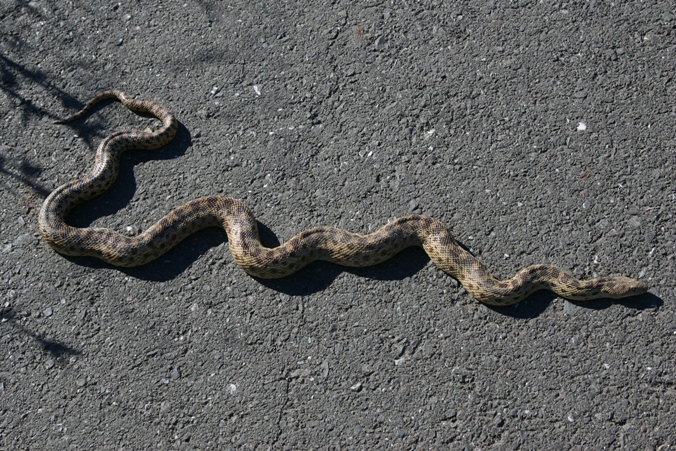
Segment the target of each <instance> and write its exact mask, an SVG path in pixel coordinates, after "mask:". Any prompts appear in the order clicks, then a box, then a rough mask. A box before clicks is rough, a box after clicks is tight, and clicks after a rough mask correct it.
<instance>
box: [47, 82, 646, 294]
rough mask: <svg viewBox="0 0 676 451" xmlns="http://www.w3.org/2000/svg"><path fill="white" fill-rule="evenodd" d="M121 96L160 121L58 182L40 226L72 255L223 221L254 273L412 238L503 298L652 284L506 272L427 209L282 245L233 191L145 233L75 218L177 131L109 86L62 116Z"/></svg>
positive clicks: (129, 251)
mask: <svg viewBox="0 0 676 451" xmlns="http://www.w3.org/2000/svg"><path fill="white" fill-rule="evenodd" d="M106 99H114V100H119V101H120V102H122V104H123V105H124V106H126V107H127V108H129V109H130V110H132V111H136V112H140V113H148V114H151V115H153V116H155V117H156V118H158V119H160V120H161V121H162V124H163V126H162V127H161V128H160V129H159V130H157V131H154V132H139V131H134V130H132V131H118V132H115V133H113V134H111V135H110V136H108V137H106V138H105V139H104V140H103V141H102V142H101V144H100V145H99V147H98V149H97V151H96V160H95V162H94V167H93V169H92V170H91V172H90V174H89V175H87V176H86V177H84V178H81V179H77V180H73V181H70V182H68V183H66V184H64V185H61V186H59V187H58V188H56V189H55V190H54V191H53V192H52V193H51V194H50V195H49V196H48V197H47V199H46V200H45V202H44V203H43V205H42V208H41V210H40V216H39V227H40V231H41V232H42V235H43V237H44V238H45V240H46V241H47V242H48V243H49V244H50V246H52V247H53V248H54V249H56V250H57V251H58V252H60V253H62V254H66V255H79V256H94V257H98V258H100V259H101V260H104V261H106V262H108V263H110V264H112V265H117V266H137V265H142V264H144V263H147V262H149V261H151V260H153V259H155V258H157V257H159V256H160V255H162V254H163V253H165V252H166V251H167V250H169V249H170V248H171V247H173V246H174V245H175V244H176V243H178V242H179V241H181V240H182V239H183V238H185V237H187V236H188V235H190V234H192V233H194V232H195V231H197V230H200V229H202V228H205V227H211V226H219V227H223V228H224V229H225V231H226V233H227V235H228V242H229V244H230V251H231V253H232V255H233V257H234V259H235V261H236V262H237V263H238V264H239V265H240V266H241V267H242V269H244V271H246V272H247V273H248V274H250V275H252V276H256V277H261V278H278V277H284V276H286V275H289V274H291V273H293V272H295V271H297V270H298V269H300V268H302V267H303V266H305V265H307V264H308V263H310V262H312V261H315V260H327V261H330V262H334V263H338V264H340V265H345V266H354V267H360V266H370V265H375V264H377V263H380V262H383V261H385V260H387V259H389V258H390V257H392V256H394V255H395V254H397V253H398V252H400V251H401V250H402V249H404V248H407V247H409V246H420V247H422V248H423V249H424V250H425V252H426V253H427V255H428V256H429V257H430V259H431V260H432V261H433V262H434V263H435V264H436V265H437V266H439V267H440V268H441V269H442V270H443V271H445V272H446V273H448V274H450V275H451V276H453V277H454V278H456V279H457V280H458V281H460V283H462V285H463V286H464V287H465V289H466V290H467V291H468V292H469V293H470V294H471V295H472V296H474V297H475V298H476V299H478V300H479V301H481V302H483V303H486V304H490V305H497V306H504V305H510V304H514V303H516V302H519V301H520V300H522V299H524V298H526V297H528V296H529V295H531V294H532V293H533V292H535V291H538V290H543V289H546V290H551V291H553V292H554V293H556V294H558V295H559V296H561V297H564V298H567V299H571V300H578V301H582V300H589V299H597V298H622V297H626V296H633V295H637V294H641V293H644V292H646V291H647V289H648V287H647V285H646V284H644V283H643V282H640V281H638V280H635V279H630V278H628V277H621V276H618V277H600V278H596V279H589V280H578V279H576V278H575V277H574V276H573V275H572V274H571V273H569V272H567V271H564V270H563V269H560V268H558V267H556V266H552V265H534V266H530V267H528V268H525V269H523V270H521V271H520V272H519V273H517V274H516V275H515V276H514V277H512V278H511V279H506V280H498V279H496V278H495V277H493V275H491V273H490V272H489V271H488V269H487V268H486V267H485V266H484V265H483V264H482V263H481V262H480V261H479V260H477V259H476V258H475V257H474V256H473V255H472V254H470V253H469V252H468V251H466V250H465V249H463V248H462V247H461V246H460V245H459V244H458V243H457V242H456V241H455V239H453V237H452V236H451V234H450V233H449V231H448V230H447V229H446V227H445V226H444V225H443V224H442V223H441V222H440V221H438V220H436V219H433V218H430V217H427V216H421V215H411V216H406V217H403V218H399V219H396V220H394V221H392V222H390V223H389V224H387V225H385V226H383V227H382V228H380V229H379V230H377V231H375V232H373V233H371V234H368V235H358V234H355V233H351V232H347V231H345V230H341V229H335V228H329V227H319V228H314V229H310V230H306V231H304V232H301V233H299V234H298V235H296V236H295V237H293V238H291V239H290V240H289V241H288V242H286V243H285V244H283V245H281V246H278V247H276V248H266V247H263V246H262V245H261V243H260V241H259V238H258V229H257V226H256V220H255V218H254V216H253V214H252V213H251V211H250V210H249V208H248V207H247V206H246V205H244V204H243V203H241V202H240V201H238V200H236V199H233V198H231V197H223V196H208V197H203V198H200V199H196V200H193V201H191V202H188V203H187V204H185V205H183V206H181V207H178V208H176V209H174V210H172V211H171V212H170V213H169V214H167V215H166V216H165V217H163V218H162V219H160V220H159V221H158V222H157V223H155V224H154V225H153V226H152V227H150V228H149V229H148V230H146V231H145V232H143V233H141V234H140V235H137V236H132V237H130V236H125V235H122V234H120V233H117V232H115V231H113V230H110V229H103V228H75V227H71V226H69V225H68V224H66V222H65V218H66V216H67V215H68V212H69V211H70V210H71V208H72V207H73V206H74V205H76V204H78V203H80V202H82V201H84V200H86V199H90V198H92V197H95V196H97V195H99V194H101V193H102V192H104V191H105V190H107V189H108V188H109V187H110V186H111V185H112V183H113V182H114V180H115V179H116V177H117V174H118V169H119V164H120V155H121V154H122V152H124V151H125V150H129V149H156V148H159V147H161V146H163V145H165V144H167V143H168V142H170V141H171V140H172V139H173V138H174V136H175V135H176V130H177V124H178V122H177V120H176V119H175V118H174V116H173V115H172V114H171V113H169V112H168V111H167V110H165V109H164V108H162V107H160V106H159V105H157V104H154V103H152V102H148V101H139V100H134V99H131V98H129V97H128V96H127V95H125V94H124V93H123V92H121V91H117V90H110V91H105V92H102V93H100V94H98V95H96V96H95V97H94V98H92V99H91V100H90V101H89V102H87V104H86V105H85V106H84V107H83V108H82V110H80V111H79V112H77V113H75V114H74V115H72V116H70V117H69V118H67V119H64V120H61V121H56V123H65V122H70V121H72V120H75V119H79V118H82V117H84V116H86V115H87V113H89V112H90V111H91V110H92V108H93V107H94V105H96V104H97V103H99V102H101V101H103V100H106Z"/></svg>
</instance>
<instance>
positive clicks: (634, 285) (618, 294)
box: [600, 276, 648, 299]
mask: <svg viewBox="0 0 676 451" xmlns="http://www.w3.org/2000/svg"><path fill="white" fill-rule="evenodd" d="M600 289H601V293H603V295H604V296H605V297H608V298H612V299H619V298H626V297H629V296H638V295H639V294H643V293H645V292H647V291H648V285H647V284H645V283H643V282H641V281H640V280H636V279H632V278H630V277H623V276H617V277H607V278H605V280H604V281H603V284H601V287H600Z"/></svg>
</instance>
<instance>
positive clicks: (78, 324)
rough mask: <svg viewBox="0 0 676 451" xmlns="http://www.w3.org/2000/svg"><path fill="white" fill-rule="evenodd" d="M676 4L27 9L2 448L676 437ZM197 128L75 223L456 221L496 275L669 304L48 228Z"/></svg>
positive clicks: (15, 45) (6, 117)
mask: <svg viewBox="0 0 676 451" xmlns="http://www.w3.org/2000/svg"><path fill="white" fill-rule="evenodd" d="M675 29H676V10H675V8H674V4H673V3H672V2H647V3H645V2H617V3H610V2H595V1H591V2H588V1H584V2H556V3H555V2H535V1H533V2H492V1H491V2H486V1H484V2H439V1H433V2H413V1H409V2H404V1H402V2H370V3H366V2H365V3H354V2H346V1H337V2H259V3H257V2H244V1H239V0H235V1H232V2H227V3H225V2H208V1H191V0H187V1H185V2H184V1H179V2H165V1H149V2H135V1H122V2H97V1H94V2H50V1H46V0H37V1H31V2H25V1H16V0H14V1H12V0H8V1H4V2H2V3H1V4H0V35H1V40H0V71H1V73H0V76H1V83H2V85H1V92H0V111H1V115H0V118H1V119H2V121H1V124H0V180H1V181H2V190H1V193H0V197H1V199H2V209H1V212H0V221H1V222H0V224H1V227H2V246H1V248H0V251H1V252H0V259H1V261H2V265H1V269H0V293H1V296H2V304H1V305H0V308H1V312H2V322H0V337H1V341H0V351H1V352H0V447H2V449H35V450H38V449H40V450H43V449H149V448H157V449H204V450H207V449H383V448H395V449H430V448H431V449H458V450H460V449H466V450H474V449H517V448H522V449H578V450H591V449H646V450H661V451H664V450H668V449H673V447H674V445H676V439H675V437H676V389H675V388H674V374H675V373H676V363H675V362H674V354H675V352H676V340H675V338H676V320H675V319H674V318H675V312H674V302H673V301H674V298H675V291H676V283H675V282H674V280H675V278H676V270H675V267H674V260H675V255H676V252H675V249H676V247H675V233H674V230H675V229H674V212H675V211H676V189H675V183H674V181H675V178H676V177H675V176H674V170H676V165H675V164H674V163H675V159H676V157H675V155H676V152H675V148H676V142H675V139H674V135H675V133H674V132H675V131H676V106H675V105H676V102H675V99H676V96H675V94H676V92H675V91H676V89H675V84H674V74H676V31H675ZM107 88H115V89H120V90H123V91H125V92H127V93H128V94H130V95H132V96H135V97H137V98H139V99H148V100H154V101H156V102H158V103H160V104H161V105H163V106H164V107H166V108H167V109H169V110H170V111H172V112H174V113H175V114H176V115H177V117H178V119H179V120H180V122H181V124H182V126H181V129H180V131H179V135H178V137H177V138H176V139H175V141H174V142H172V143H171V144H170V145H169V146H167V147H165V148H163V149H161V150H157V151H152V152H151V151H139V152H134V153H130V154H129V155H127V156H125V157H124V158H123V162H122V172H121V174H120V178H119V180H118V181H117V182H116V184H115V185H114V186H113V188H112V189H111V190H110V191H109V192H107V193H105V194H104V195H102V196H101V197H99V198H97V199H96V200H95V201H90V202H88V203H86V204H84V205H82V206H81V207H78V208H76V209H75V210H74V211H73V213H72V215H71V217H70V221H71V223H72V224H75V225H78V226H82V227H86V226H90V225H91V226H98V227H103V226H105V227H111V228H114V229H115V230H118V231H121V232H124V233H137V232H139V231H141V230H143V229H145V228H146V227H148V226H149V225H151V224H152V223H154V222H155V221H156V220H158V219H159V218H160V217H161V216H163V215H164V214H166V213H167V212H168V211H169V210H170V209H172V208H174V207H176V206H178V205H181V204H182V203H184V202H186V201H188V200H191V199H194V198H196V197H199V196H204V195H209V194H224V195H232V196H234V197H237V198H239V199H242V200H243V201H245V202H246V203H247V204H248V205H249V206H250V207H251V209H252V210H253V211H254V213H255V215H256V217H257V218H258V220H259V221H260V222H261V224H262V225H263V226H264V230H263V232H264V238H265V240H266V243H268V244H269V245H274V244H275V242H284V241H285V240H288V239H289V238H290V237H292V236H293V235H294V234H296V233H298V232H300V231H302V230H304V229H307V228H309V227H313V226H319V225H330V226H338V227H342V228H346V229H348V230H351V231H354V232H367V231H372V230H375V229H376V228H378V227H380V226H382V225H383V224H386V223H387V222H388V221H389V220H391V219H393V218H395V217H399V216H403V215H406V214H409V213H411V212H417V213H425V214H429V215H431V216H434V217H436V218H438V219H440V220H442V221H443V222H444V223H446V224H447V225H449V227H450V228H451V229H452V230H453V231H454V233H455V235H456V236H457V238H458V239H459V241H461V242H462V243H463V244H464V245H465V246H467V247H468V248H469V249H471V250H472V252H474V253H475V255H477V256H478V257H480V258H481V259H482V260H483V261H484V263H486V264H487V265H488V266H489V267H490V268H491V269H492V270H494V271H495V273H496V274H499V275H503V276H507V275H510V276H511V275H512V274H514V273H515V272H516V271H518V270H519V269H520V268H522V267H524V266H526V265H529V264H535V263H547V262H548V263H553V264H556V265H559V266H561V267H564V268H567V269H569V270H571V271H573V272H574V273H575V274H576V275H578V276H580V277H591V276H596V275H611V274H622V275H627V276H632V277H638V278H640V279H641V280H644V281H646V282H647V283H649V284H650V286H651V290H650V294H647V295H645V296H641V297H638V298H634V299H629V300H626V301H621V302H610V301H595V302H590V303H570V302H567V301H564V300H562V299H559V298H556V297H555V296H553V295H550V294H547V293H542V294H538V295H535V296H532V297H531V298H530V299H528V300H526V301H524V302H521V303H520V304H518V305H516V306H513V307H508V308H502V309H491V308H487V307H485V306H483V305H481V304H480V303H478V302H477V301H475V300H474V299H472V298H471V297H469V296H468V295H467V294H466V293H465V292H464V290H463V289H462V288H461V287H459V286H458V285H457V283H456V282H455V281H454V280H453V279H452V278H450V277H448V276H446V275H445V274H444V273H442V272H441V271H440V270H439V269H437V268H436V267H435V266H434V265H433V264H432V263H430V262H429V260H428V259H427V257H426V256H425V254H424V253H423V252H422V251H420V250H415V249H413V250H408V251H405V252H404V253H402V254H401V255H399V256H398V257H396V258H394V259H392V260H391V261H389V262H387V263H385V264H382V265H380V266H377V267H375V268H369V269H360V270H354V269H348V270H346V269H344V268H340V267H337V266H334V265H331V264H320V263H318V264H313V265H311V266H310V267H308V268H306V269H305V270H303V271H301V272H300V273H298V274H296V275H294V276H291V277H288V278H286V279H282V280H278V281H274V282H266V281H260V280H256V279H254V278H251V277H249V276H247V275H246V274H245V273H244V272H243V271H242V270H241V269H240V268H239V267H238V266H237V265H236V264H235V263H234V262H233V260H232V258H231V255H230V253H229V251H228V244H227V237H226V235H225V233H224V232H222V231H219V230H208V231H205V232H202V233H199V234H198V235H195V236H193V237H191V238H189V239H188V240H187V241H185V242H184V243H182V244H181V245H180V246H179V247H178V248H176V249H175V250H174V251H172V252H170V253H169V254H167V255H166V256H164V257H162V258H161V259H159V260H158V261H156V262H154V263H151V264H149V265H147V266H144V267H141V268H137V269H117V268H113V267H110V266H107V265H105V264H101V263H99V262H97V261H95V260H90V259H86V258H66V257H63V256H61V255H59V254H57V253H56V252H54V251H53V250H52V249H51V248H49V246H47V245H46V244H45V243H44V241H42V240H41V238H40V235H39V232H38V228H37V212H38V211H39V208H40V205H41V203H42V201H43V199H44V198H45V197H46V195H47V194H48V193H49V192H50V191H51V190H52V189H54V188H55V187H56V186H58V185H59V184H61V183H64V182H66V181H68V180H71V179H73V178H76V177H78V176H80V175H82V174H85V173H86V172H87V171H88V169H89V168H90V167H91V166H92V164H93V156H94V151H95V149H96V146H97V145H98V143H99V142H100V141H101V140H102V139H103V138H104V137H105V136H106V135H108V134H110V133H112V132H113V131H115V130H123V129H127V128H131V127H136V128H139V127H140V128H144V127H146V126H155V125H156V122H154V121H153V120H151V119H148V118H144V117H139V116H136V115H134V114H132V113H130V112H128V111H127V110H126V109H125V108H123V107H121V106H120V105H119V104H117V103H110V104H107V105H104V106H102V107H101V108H98V109H97V110H96V112H95V114H93V115H92V116H91V117H90V118H89V119H88V120H87V121H79V122H76V123H73V124H70V125H69V126H63V125H54V124H52V120H54V119H56V118H61V117H64V116H66V115H68V114H70V113H72V112H74V111H75V110H76V109H77V108H79V107H80V106H82V104H83V102H84V101H86V100H87V99H88V98H90V97H91V96H92V95H93V94H94V93H96V92H97V91H99V90H101V89H107Z"/></svg>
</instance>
